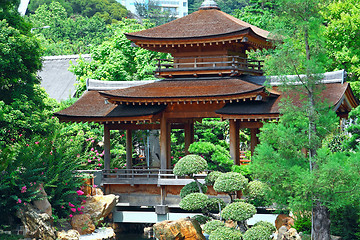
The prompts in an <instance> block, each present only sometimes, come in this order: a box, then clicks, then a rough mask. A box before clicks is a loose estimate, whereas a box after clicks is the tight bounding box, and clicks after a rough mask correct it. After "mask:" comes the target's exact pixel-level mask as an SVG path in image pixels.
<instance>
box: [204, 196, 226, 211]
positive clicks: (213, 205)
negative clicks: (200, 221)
mask: <svg viewBox="0 0 360 240" xmlns="http://www.w3.org/2000/svg"><path fill="white" fill-rule="evenodd" d="M219 203H220V206H221V210H222V209H224V208H225V206H226V203H225V202H224V200H222V199H221V198H209V199H208V200H207V202H206V209H207V210H208V211H210V212H216V213H218V212H219V210H220V209H219Z"/></svg>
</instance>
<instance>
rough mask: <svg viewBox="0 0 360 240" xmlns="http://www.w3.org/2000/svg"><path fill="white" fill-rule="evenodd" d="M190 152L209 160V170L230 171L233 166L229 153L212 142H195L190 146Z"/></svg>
mask: <svg viewBox="0 0 360 240" xmlns="http://www.w3.org/2000/svg"><path fill="white" fill-rule="evenodd" d="M189 152H190V153H192V154H198V155H200V156H203V157H204V158H205V159H207V161H208V169H209V170H215V171H222V172H225V171H230V169H231V166H232V165H233V161H232V160H231V157H230V154H229V151H228V150H226V149H225V148H223V147H221V146H219V145H215V144H213V143H210V142H194V143H192V144H190V146H189Z"/></svg>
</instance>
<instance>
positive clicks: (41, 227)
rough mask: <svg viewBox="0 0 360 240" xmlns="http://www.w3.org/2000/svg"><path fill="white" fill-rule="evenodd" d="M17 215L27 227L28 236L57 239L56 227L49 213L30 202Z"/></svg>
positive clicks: (47, 239) (43, 239) (44, 239)
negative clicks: (43, 211)
mask: <svg viewBox="0 0 360 240" xmlns="http://www.w3.org/2000/svg"><path fill="white" fill-rule="evenodd" d="M16 216H17V217H18V218H20V220H21V222H22V224H23V225H24V226H25V227H26V229H27V232H26V237H29V238H36V239H42V240H55V239H56V235H55V229H54V228H53V226H52V222H53V219H52V217H51V216H49V215H48V214H47V213H42V212H41V211H40V210H38V209H37V208H35V207H34V206H32V205H31V204H29V203H28V204H26V205H24V206H22V207H21V208H20V209H19V210H18V211H17V212H16Z"/></svg>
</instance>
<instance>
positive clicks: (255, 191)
mask: <svg viewBox="0 0 360 240" xmlns="http://www.w3.org/2000/svg"><path fill="white" fill-rule="evenodd" d="M270 191H271V189H270V187H269V185H267V184H266V183H263V182H261V181H258V180H255V181H251V182H249V184H248V186H247V188H246V189H245V190H244V194H245V195H246V198H247V202H249V203H251V204H253V205H255V206H256V207H260V206H266V205H267V204H269V199H268V196H269V192H270Z"/></svg>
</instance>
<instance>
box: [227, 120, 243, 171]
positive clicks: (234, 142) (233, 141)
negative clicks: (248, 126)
mask: <svg viewBox="0 0 360 240" xmlns="http://www.w3.org/2000/svg"><path fill="white" fill-rule="evenodd" d="M229 127H230V129H229V130H230V131H229V134H230V156H231V158H232V159H233V160H234V164H235V165H240V148H239V145H240V139H239V122H238V121H235V120H234V119H230V120H229Z"/></svg>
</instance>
